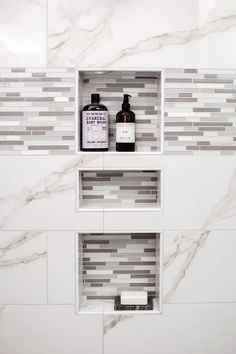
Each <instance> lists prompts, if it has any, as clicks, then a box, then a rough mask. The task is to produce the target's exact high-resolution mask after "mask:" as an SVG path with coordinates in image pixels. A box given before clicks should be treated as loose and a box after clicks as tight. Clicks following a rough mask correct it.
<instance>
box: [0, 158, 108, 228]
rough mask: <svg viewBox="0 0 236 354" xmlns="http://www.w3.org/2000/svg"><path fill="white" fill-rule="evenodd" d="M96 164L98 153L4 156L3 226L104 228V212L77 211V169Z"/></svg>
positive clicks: (0, 203)
mask: <svg viewBox="0 0 236 354" xmlns="http://www.w3.org/2000/svg"><path fill="white" fill-rule="evenodd" d="M96 161H97V162H96ZM97 164H98V165H99V166H100V158H99V157H96V156H95V155H90V156H87V155H83V156H82V157H59V156H58V157H55V156H51V157H46V156H37V157H36V156H34V157H33V156H27V157H10V156H8V157H7V156H4V157H1V158H0V170H1V176H0V182H1V183H0V215H1V218H0V227H1V228H2V229H8V230H9V229H11V230H27V229H31V230H38V229H40V230H60V229H61V230H78V231H80V230H88V229H89V230H101V228H102V219H103V218H102V213H99V212H97V213H89V212H80V213H79V212H76V194H75V185H76V170H77V168H78V167H81V166H91V165H93V166H94V165H97ZM91 219H92V221H93V222H91Z"/></svg>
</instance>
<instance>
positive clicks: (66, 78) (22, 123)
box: [0, 68, 75, 155]
mask: <svg viewBox="0 0 236 354" xmlns="http://www.w3.org/2000/svg"><path fill="white" fill-rule="evenodd" d="M74 83H75V70H74V69H72V68H1V69H0V96H1V97H0V154H3V155H6V154H8V153H9V154H11V155H12V154H15V155H18V154H24V155H26V154H27V153H29V154H32V153H35V154H40V152H42V151H43V154H45V153H48V154H56V155H57V154H60V155H64V154H73V153H74V151H75V141H74V140H75V126H74V111H75V108H74V103H73V102H74V89H75V88H74ZM45 118H48V121H47V123H46V122H45ZM7 123H8V124H7ZM45 123H46V124H45ZM48 123H49V124H48ZM50 123H51V124H50ZM15 127H17V129H15ZM63 127H65V129H63ZM57 128H60V129H57ZM65 131H66V133H65ZM51 132H53V133H54V135H53V136H52V135H50V133H51ZM13 135H14V136H15V137H17V138H18V139H19V140H14V139H12V140H10V139H9V138H10V137H11V136H13ZM36 135H37V137H36ZM42 137H44V138H42ZM7 138H8V139H9V140H8V141H7V142H6V140H5V139H7ZM6 145H7V146H8V147H9V149H8V150H7V149H6ZM20 146H21V148H20Z"/></svg>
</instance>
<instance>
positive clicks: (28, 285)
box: [0, 231, 47, 304]
mask: <svg viewBox="0 0 236 354" xmlns="http://www.w3.org/2000/svg"><path fill="white" fill-rule="evenodd" d="M0 284H1V291H0V304H45V303H46V302H47V239H46V233H45V232H41V231H28V232H27V231H26V232H17V231H0Z"/></svg>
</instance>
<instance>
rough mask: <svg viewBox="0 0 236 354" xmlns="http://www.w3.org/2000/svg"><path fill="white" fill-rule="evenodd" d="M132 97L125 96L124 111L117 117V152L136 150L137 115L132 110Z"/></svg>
mask: <svg viewBox="0 0 236 354" xmlns="http://www.w3.org/2000/svg"><path fill="white" fill-rule="evenodd" d="M130 97H131V96H130V95H127V94H125V95H124V99H123V103H122V106H121V107H122V110H121V111H120V112H118V113H117V115H116V151H134V150H135V114H134V112H132V111H131V110H130V103H129V99H130Z"/></svg>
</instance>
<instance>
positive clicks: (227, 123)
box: [164, 69, 236, 155]
mask: <svg viewBox="0 0 236 354" xmlns="http://www.w3.org/2000/svg"><path fill="white" fill-rule="evenodd" d="M222 86H223V87H222ZM235 93H236V70H233V69H232V70H226V69H225V70H211V69H168V70H166V85H165V97H166V99H165V122H164V151H165V153H166V154H175V155H178V154H185V155H186V154H200V155H204V154H208V153H209V152H211V154H213V153H215V154H216V155H219V154H227V153H228V154H231V153H233V152H234V151H235V150H236V149H235V139H234V138H235V135H236V131H235V128H236V112H235V106H234V104H235V102H236V100H235V99H236V97H235ZM178 96H179V97H181V98H182V97H185V98H187V97H189V98H191V99H194V101H192V102H190V99H189V101H188V100H186V101H183V100H179V99H178ZM175 127H176V129H175ZM191 127H192V129H191ZM188 129H191V130H188ZM187 137H189V139H187Z"/></svg>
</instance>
